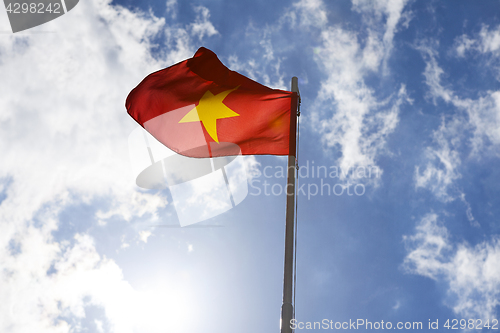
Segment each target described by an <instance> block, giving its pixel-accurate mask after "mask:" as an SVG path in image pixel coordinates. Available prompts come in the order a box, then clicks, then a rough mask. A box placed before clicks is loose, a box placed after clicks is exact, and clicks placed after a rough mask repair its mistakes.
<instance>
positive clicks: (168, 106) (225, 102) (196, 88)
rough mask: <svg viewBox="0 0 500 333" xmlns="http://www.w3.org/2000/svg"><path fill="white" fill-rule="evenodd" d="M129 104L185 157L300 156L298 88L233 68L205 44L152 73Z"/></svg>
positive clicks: (142, 121)
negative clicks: (271, 83) (259, 80)
mask: <svg viewBox="0 0 500 333" xmlns="http://www.w3.org/2000/svg"><path fill="white" fill-rule="evenodd" d="M125 105H126V108H127V112H128V113H129V115H130V116H131V117H132V118H134V119H135V120H136V121H137V122H138V123H139V125H141V126H142V127H144V128H145V129H146V130H147V131H148V132H149V133H151V135H153V136H154V137H155V138H156V139H157V140H158V141H160V142H161V143H163V144H164V145H165V146H167V147H168V148H170V149H172V150H173V151H175V152H177V153H179V154H182V155H184V156H189V157H199V158H201V157H217V156H229V155H238V154H243V155H294V156H295V148H296V147H295V126H296V109H297V95H296V93H292V92H288V91H283V90H278V89H271V88H268V87H266V86H263V85H261V84H259V83H257V82H255V81H253V80H251V79H249V78H247V77H245V76H243V75H241V74H239V73H237V72H234V71H231V70H229V69H228V68H227V67H226V66H224V65H223V64H222V62H221V61H220V60H219V59H218V58H217V56H216V55H215V53H213V52H212V51H210V50H208V49H206V48H204V47H202V48H200V49H199V50H198V51H197V52H196V54H195V55H194V56H193V58H190V59H187V60H184V61H182V62H180V63H177V64H175V65H173V66H170V67H168V68H165V69H162V70H160V71H157V72H155V73H152V74H150V75H149V76H147V77H146V78H145V79H144V80H143V81H142V82H141V83H139V85H138V86H137V87H135V88H134V89H133V90H132V91H131V92H130V94H129V95H128V97H127V100H126V104H125Z"/></svg>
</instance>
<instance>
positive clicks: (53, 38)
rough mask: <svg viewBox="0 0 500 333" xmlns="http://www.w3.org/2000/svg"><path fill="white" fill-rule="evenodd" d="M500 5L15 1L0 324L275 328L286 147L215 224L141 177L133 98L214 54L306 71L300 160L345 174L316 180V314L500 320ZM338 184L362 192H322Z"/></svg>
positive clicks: (1, 189) (282, 76)
mask: <svg viewBox="0 0 500 333" xmlns="http://www.w3.org/2000/svg"><path fill="white" fill-rule="evenodd" d="M499 6H500V4H499V3H498V1H477V2H470V1H453V2H450V1H425V2H424V1H405V0H377V1H360V0H353V1H340V0H339V1H322V0H298V1H274V2H270V1H260V0H256V1H255V0H254V1H246V0H245V1H222V0H220V1H208V0H206V1H181V0H167V1H141V2H139V1H131V0H126V1H113V2H110V1H103V0H88V1H80V3H79V4H78V5H77V6H76V7H75V8H74V9H73V10H71V12H68V13H67V14H66V15H64V16H62V17H60V18H58V19H56V20H54V21H51V22H49V23H47V24H45V25H42V26H39V27H36V28H33V29H30V30H27V31H25V32H20V33H16V34H12V33H11V32H10V31H11V30H10V26H9V23H8V18H7V14H6V12H5V10H4V9H1V10H0V15H1V18H0V31H1V34H0V73H1V76H0V91H2V94H1V96H2V97H1V98H0V111H1V112H0V128H1V130H0V152H1V156H2V159H1V162H0V268H1V269H0V299H1V300H2V302H0V331H2V332H50V333H52V332H57V333H59V332H96V333H101V332H119V333H122V332H124V333H127V332H200V331H203V332H218V333H225V332H228V333H229V332H234V331H235V330H236V331H238V332H277V331H278V329H279V320H280V307H281V300H282V279H283V275H282V274H283V248H284V219H285V197H284V196H283V195H281V196H275V195H265V194H264V193H263V192H262V193H260V195H255V194H256V192H257V190H256V188H260V189H261V190H264V188H263V187H262V186H263V181H264V180H267V181H268V182H269V183H270V184H278V185H279V184H281V185H284V182H285V179H284V178H280V177H276V176H274V177H271V178H265V177H264V175H262V172H263V171H264V168H265V167H270V168H268V170H278V169H277V168H279V167H280V166H285V164H286V159H285V158H283V157H274V156H257V157H252V156H249V157H246V158H245V160H244V163H243V165H245V166H246V167H247V168H248V169H247V171H248V178H249V179H248V184H249V194H248V196H247V197H246V198H245V200H244V201H243V202H242V203H241V204H239V205H238V206H236V207H235V208H233V209H231V210H229V211H227V212H226V213H224V214H221V215H218V216H216V217H214V218H211V219H209V220H206V221H203V222H201V223H199V224H198V226H204V227H202V228H199V227H196V228H195V227H191V228H189V227H186V228H180V227H176V226H179V219H178V217H177V215H176V210H175V207H174V205H173V198H172V195H171V193H170V192H169V190H144V189H141V188H139V187H137V186H136V185H135V182H134V180H135V179H134V174H133V172H132V167H131V162H130V159H129V152H128V137H129V134H130V133H131V132H132V131H133V130H134V129H135V128H136V127H137V125H136V123H135V121H134V120H133V119H131V118H130V117H129V116H128V115H127V113H126V110H125V107H124V103H125V98H126V96H127V95H128V93H129V92H130V90H131V89H133V88H134V87H135V86H136V85H137V84H138V83H139V82H140V81H141V80H142V79H143V78H144V77H145V76H146V75H148V74H149V73H151V72H153V71H156V70H158V69H161V68H165V67H167V66H170V65H172V64H174V63H176V62H179V61H181V60H184V59H187V58H189V57H191V56H192V55H193V54H194V53H195V51H196V50H197V49H198V48H199V47H201V46H205V47H207V48H209V49H211V50H213V51H214V52H215V53H216V54H217V55H218V56H219V59H220V60H221V61H222V62H223V63H224V64H225V65H226V66H228V67H229V68H230V69H232V70H236V71H238V72H240V73H241V74H243V75H246V76H248V77H250V78H252V79H254V80H256V81H258V82H260V83H262V84H265V85H267V86H270V87H273V88H279V89H287V90H288V89H289V88H290V79H291V77H292V76H297V77H298V78H299V88H300V92H301V97H302V106H301V111H302V115H301V117H300V118H301V119H300V147H299V151H300V153H299V154H300V155H299V165H300V166H301V167H302V168H303V169H302V172H303V174H305V170H306V169H305V167H306V166H309V170H312V169H311V168H312V165H313V164H314V166H316V167H317V166H325V167H326V168H328V169H329V170H333V169H335V168H336V169H338V170H344V173H345V177H326V178H325V177H323V178H318V177H317V176H316V177H311V176H310V175H309V177H302V178H301V179H299V186H300V185H303V186H304V187H303V189H304V190H305V195H303V194H299V197H298V249H297V286H296V288H297V289H296V318H297V320H298V321H300V322H304V323H306V322H317V321H322V320H323V319H328V320H329V321H330V320H332V321H333V322H334V323H335V322H340V323H342V322H346V321H347V322H348V321H349V320H353V321H354V320H357V319H365V320H369V321H371V322H381V321H382V320H383V321H384V322H388V321H389V322H391V323H392V324H393V326H396V324H397V323H398V322H402V323H405V322H422V323H423V325H424V329H425V328H426V327H427V325H428V321H429V320H431V321H433V322H434V321H436V320H439V329H438V331H445V330H447V329H446V328H444V327H443V325H444V323H445V322H446V320H447V319H450V320H452V319H459V320H460V319H462V318H463V319H481V320H482V321H483V323H484V321H486V320H489V322H490V325H491V324H492V320H494V319H498V317H499V316H500V307H499V305H500V302H499V299H500V268H499V267H500V238H499V234H500V224H499V216H500V209H499V208H498V207H500V205H499V203H500V202H499V199H498V198H499V197H500V186H499V185H498V184H500V173H499V170H498V167H497V166H498V165H499V157H500V156H499V154H500V19H499V18H498V8H499ZM370 168H371V169H373V170H378V171H379V175H378V177H376V176H372V177H356V174H355V172H358V171H359V170H368V169H370ZM353 171H355V172H353ZM259 172H260V173H261V175H260V176H259ZM321 182H323V183H321ZM324 183H327V184H328V185H330V186H331V187H333V186H335V185H337V184H338V185H337V186H341V185H343V186H347V185H351V184H352V185H351V186H352V188H353V187H354V186H358V187H357V189H358V190H359V192H358V193H361V189H363V194H362V195H358V194H354V195H347V194H346V193H345V192H344V193H343V194H342V195H335V194H330V195H327V194H326V192H325V193H323V195H321V193H318V194H316V195H309V197H308V195H307V191H308V190H309V191H313V192H314V189H315V188H316V186H319V187H318V189H319V188H320V186H321V185H322V184H324ZM251 184H253V187H252V186H250V185H251ZM337 189H340V187H337ZM202 190H204V191H208V190H211V189H208V188H204V189H202ZM309 194H312V192H309ZM195 199H196V200H198V199H199V198H198V197H196V198H194V199H193V200H195ZM195 202H196V201H195ZM200 205H201V202H200ZM210 226H212V227H210ZM475 323H476V325H477V324H479V322H475ZM457 327H458V328H460V325H457ZM497 327H499V325H497ZM360 329H362V328H361V327H360ZM363 329H364V328H363ZM300 331H304V332H305V331H314V330H305V329H304V330H297V332H300ZM317 331H322V330H317ZM483 331H485V332H486V331H489V330H488V329H483ZM491 331H496V330H494V329H491Z"/></svg>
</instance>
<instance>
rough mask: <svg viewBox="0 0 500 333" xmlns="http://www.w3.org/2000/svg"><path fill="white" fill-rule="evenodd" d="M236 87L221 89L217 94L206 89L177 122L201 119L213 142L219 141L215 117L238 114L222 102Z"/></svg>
mask: <svg viewBox="0 0 500 333" xmlns="http://www.w3.org/2000/svg"><path fill="white" fill-rule="evenodd" d="M236 89H238V87H236V88H234V89H230V90H226V91H223V92H221V93H219V94H217V95H214V94H212V93H211V92H210V91H209V90H207V91H206V92H205V94H203V97H202V98H201V99H200V102H199V103H198V106H195V107H194V108H193V109H192V110H191V111H189V112H188V113H187V114H186V115H185V116H184V117H183V118H182V119H181V120H180V121H179V123H191V122H195V121H201V122H202V123H203V127H205V129H206V130H207V133H208V134H209V135H210V137H211V138H212V139H213V140H214V141H215V142H217V143H219V139H218V137H217V119H222V118H230V117H236V116H239V114H237V113H236V112H234V111H233V110H231V109H230V108H228V107H227V106H226V105H224V103H222V102H223V101H224V99H225V98H226V97H227V95H229V94H230V93H231V92H233V91H235V90H236Z"/></svg>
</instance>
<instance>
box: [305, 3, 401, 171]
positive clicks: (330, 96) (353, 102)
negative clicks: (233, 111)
mask: <svg viewBox="0 0 500 333" xmlns="http://www.w3.org/2000/svg"><path fill="white" fill-rule="evenodd" d="M405 3H406V1H392V2H383V1H379V2H376V3H372V2H365V1H355V2H354V4H353V9H354V10H356V11H358V12H360V13H361V14H362V15H363V18H364V20H363V22H366V26H365V27H364V29H365V31H366V37H362V36H360V34H359V33H358V32H355V31H351V30H349V29H346V28H343V27H341V26H338V25H330V26H328V27H324V28H322V30H321V45H320V46H319V47H318V48H317V49H316V59H315V60H316V62H317V64H318V66H319V67H320V68H321V69H322V71H323V73H324V74H325V75H324V76H325V77H324V79H323V80H322V82H321V88H320V91H319V94H318V101H317V103H316V104H315V106H314V108H315V109H317V110H319V111H317V112H315V113H314V119H315V121H314V123H313V126H317V127H319V128H320V130H321V133H322V138H323V141H324V143H325V145H326V147H328V148H338V149H339V150H340V152H341V157H340V158H339V165H340V166H341V167H342V168H343V169H348V168H350V167H356V166H367V165H376V158H377V156H378V154H380V153H383V152H384V150H385V143H386V140H387V138H388V136H389V135H390V134H391V133H392V132H393V131H394V129H395V128H396V126H397V124H398V122H399V116H398V114H399V109H400V106H401V104H402V103H404V102H409V103H411V99H410V98H409V97H408V96H407V93H406V88H405V86H404V85H400V87H399V91H398V92H397V93H393V94H392V95H389V96H385V97H383V98H381V97H380V93H379V92H378V91H377V90H376V89H375V88H372V87H370V85H368V84H367V83H366V80H367V78H368V77H369V76H370V75H377V76H378V77H379V78H382V77H383V76H384V75H386V74H387V72H386V71H385V70H384V65H383V64H384V62H385V61H386V60H387V59H388V58H389V57H390V54H391V50H392V47H393V38H394V34H395V33H396V32H397V25H398V23H399V22H400V19H401V17H402V16H403V15H404V14H403V11H404V7H405Z"/></svg>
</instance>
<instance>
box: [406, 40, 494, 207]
mask: <svg viewBox="0 0 500 333" xmlns="http://www.w3.org/2000/svg"><path fill="white" fill-rule="evenodd" d="M462 39H463V38H462ZM467 43H468V42H467ZM467 43H466V42H463V44H462V46H463V45H466V44H467ZM417 48H418V49H419V50H420V51H421V52H422V55H423V57H424V60H425V62H426V67H425V71H424V77H425V82H426V84H427V86H428V88H429V92H428V96H429V97H430V98H432V99H433V100H434V103H435V104H436V103H437V101H438V100H439V99H441V100H443V101H444V102H446V103H448V104H450V105H452V106H453V107H455V109H456V110H457V111H458V112H457V114H456V115H455V116H454V117H453V119H446V118H443V120H442V123H441V126H440V127H439V128H438V129H436V130H435V131H434V132H433V142H434V146H430V147H427V149H426V157H427V158H428V162H427V165H426V167H425V170H424V171H422V173H421V172H420V167H417V170H416V177H415V181H416V187H417V188H418V187H424V188H428V189H429V190H431V191H432V192H433V193H434V194H435V195H436V196H437V197H438V198H439V199H441V200H444V201H450V200H454V199H456V198H458V197H460V193H455V194H452V193H449V190H450V188H451V187H453V186H454V183H455V181H456V180H457V179H459V178H460V177H461V175H460V172H459V168H460V164H461V157H460V155H459V153H458V152H459V150H460V149H462V150H463V148H464V147H465V148H469V149H470V151H471V156H472V157H476V158H480V157H481V156H482V155H483V154H487V153H491V154H493V155H498V153H497V151H498V146H499V144H500V132H499V131H498V128H499V126H500V92H499V91H484V92H480V97H478V98H477V99H471V98H462V97H460V96H459V95H458V94H457V93H456V92H455V91H454V90H453V89H452V88H451V87H448V86H446V85H445V84H443V82H442V81H443V78H444V77H446V73H445V71H444V70H443V69H442V68H441V67H440V66H439V63H438V59H437V57H438V55H437V52H436V51H435V45H432V42H428V43H427V45H424V44H423V43H422V44H421V45H420V46H418V47H417ZM463 48H465V46H463ZM457 49H461V48H459V47H457ZM460 52H461V51H460ZM469 133H470V134H471V135H470V138H468V140H466V139H465V138H466V136H467V134H469ZM455 192H456V191H455Z"/></svg>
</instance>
